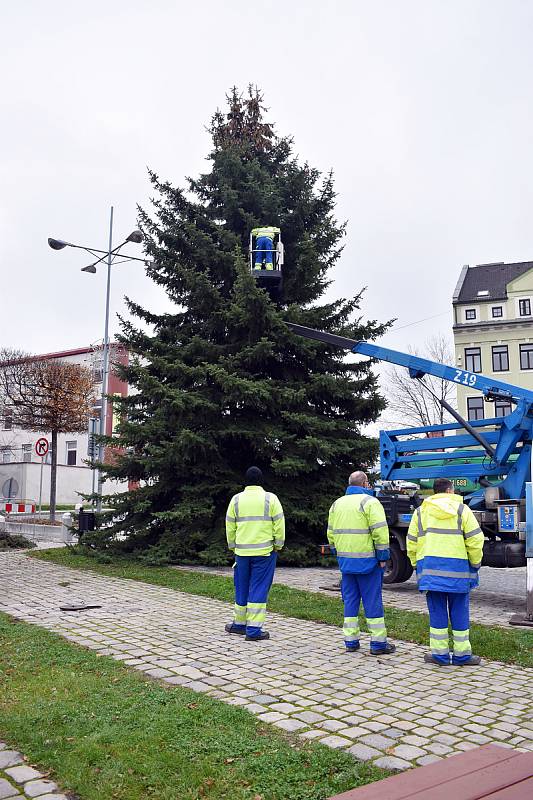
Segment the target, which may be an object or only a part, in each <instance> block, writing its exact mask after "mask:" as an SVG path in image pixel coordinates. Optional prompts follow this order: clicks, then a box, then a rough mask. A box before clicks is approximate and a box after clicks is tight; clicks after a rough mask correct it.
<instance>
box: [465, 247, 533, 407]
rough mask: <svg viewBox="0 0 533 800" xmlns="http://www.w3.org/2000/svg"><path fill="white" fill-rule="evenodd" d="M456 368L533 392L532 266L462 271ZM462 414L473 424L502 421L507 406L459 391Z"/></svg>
mask: <svg viewBox="0 0 533 800" xmlns="http://www.w3.org/2000/svg"><path fill="white" fill-rule="evenodd" d="M453 313H454V325H453V335H454V342H455V358H456V364H457V367H459V368H461V369H464V370H467V371H468V372H481V373H483V374H484V375H488V376H493V377H494V378H496V379H497V380H500V381H504V382H505V383H512V384H515V385H516V386H523V387H524V388H526V389H531V390H533V261H521V262H519V263H514V264H505V263H503V262H498V263H493V264H479V265H478V266H468V265H467V266H465V267H463V269H462V271H461V274H460V276H459V281H458V283H457V286H456V289H455V292H454V295H453ZM457 404H458V409H459V413H460V414H462V415H463V416H464V417H466V418H467V419H470V420H476V419H490V418H492V417H502V416H505V415H506V414H509V413H510V412H511V410H512V407H511V403H510V402H509V401H505V400H497V401H496V402H488V401H487V400H485V398H484V397H483V395H482V394H481V392H475V391H472V389H469V388H468V387H465V386H462V385H461V384H458V385H457Z"/></svg>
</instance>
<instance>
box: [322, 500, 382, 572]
mask: <svg viewBox="0 0 533 800" xmlns="http://www.w3.org/2000/svg"><path fill="white" fill-rule="evenodd" d="M328 542H329V543H330V545H331V546H332V547H334V548H335V549H336V551H337V559H338V562H339V569H340V570H341V572H359V573H364V572H371V571H372V570H373V569H374V567H375V566H376V564H377V563H378V561H387V560H388V558H389V528H388V526H387V520H386V517H385V510H384V508H383V506H382V505H381V503H380V502H379V500H378V499H377V498H376V497H370V495H368V494H347V495H344V497H339V499H338V500H335V502H334V503H333V505H332V506H331V508H330V510H329V518H328Z"/></svg>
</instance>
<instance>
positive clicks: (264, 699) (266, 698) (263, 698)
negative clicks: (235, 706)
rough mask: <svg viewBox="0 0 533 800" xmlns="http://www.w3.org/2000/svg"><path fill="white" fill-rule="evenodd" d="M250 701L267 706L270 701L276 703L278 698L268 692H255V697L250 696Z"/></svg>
mask: <svg viewBox="0 0 533 800" xmlns="http://www.w3.org/2000/svg"><path fill="white" fill-rule="evenodd" d="M250 700H251V701H252V703H259V705H261V706H269V705H270V704H271V703H277V702H278V698H277V697H272V695H270V694H256V695H255V697H250Z"/></svg>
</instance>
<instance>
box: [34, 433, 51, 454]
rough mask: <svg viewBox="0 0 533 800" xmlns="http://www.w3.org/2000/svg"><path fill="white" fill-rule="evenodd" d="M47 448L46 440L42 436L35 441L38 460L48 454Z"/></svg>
mask: <svg viewBox="0 0 533 800" xmlns="http://www.w3.org/2000/svg"><path fill="white" fill-rule="evenodd" d="M48 448H49V444H48V439H45V438H44V436H42V437H41V438H40V439H37V441H36V442H35V452H36V453H37V455H38V456H39V458H44V457H45V455H46V454H47V453H48Z"/></svg>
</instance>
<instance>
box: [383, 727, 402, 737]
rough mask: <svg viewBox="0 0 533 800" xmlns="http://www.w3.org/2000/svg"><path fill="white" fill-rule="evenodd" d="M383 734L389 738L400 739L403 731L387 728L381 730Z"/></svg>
mask: <svg viewBox="0 0 533 800" xmlns="http://www.w3.org/2000/svg"><path fill="white" fill-rule="evenodd" d="M383 736H387V737H388V738H389V739H401V737H402V736H405V731H400V730H398V728H387V729H386V730H384V731H383Z"/></svg>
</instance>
